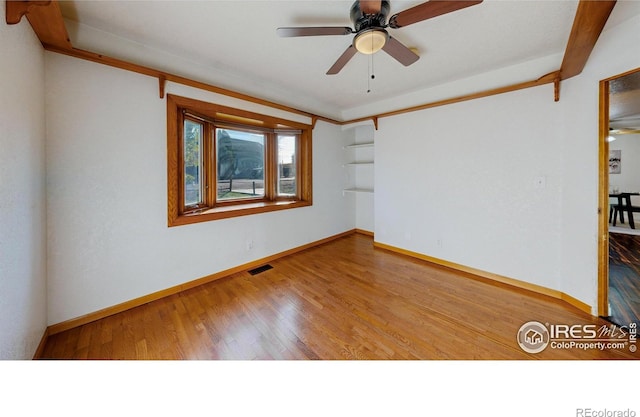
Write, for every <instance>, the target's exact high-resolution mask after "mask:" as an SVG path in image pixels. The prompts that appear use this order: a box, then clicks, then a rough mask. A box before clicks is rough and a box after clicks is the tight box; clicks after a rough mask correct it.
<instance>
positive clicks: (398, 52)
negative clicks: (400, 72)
mask: <svg viewBox="0 0 640 417" xmlns="http://www.w3.org/2000/svg"><path fill="white" fill-rule="evenodd" d="M382 50H383V51H385V52H386V53H388V54H389V55H391V56H392V57H394V58H395V59H396V60H397V61H398V62H399V63H401V64H402V65H404V66H405V67H408V66H409V65H411V64H413V63H414V62H416V61H417V60H418V59H420V57H419V56H418V55H416V54H415V53H413V51H412V50H411V49H409V48H407V47H406V46H404V45H403V44H402V43H400V41H398V40H397V39H396V38H394V37H392V36H389V39H387V42H386V43H385V44H384V46H383V47H382Z"/></svg>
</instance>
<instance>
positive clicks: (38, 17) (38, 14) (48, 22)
mask: <svg viewBox="0 0 640 417" xmlns="http://www.w3.org/2000/svg"><path fill="white" fill-rule="evenodd" d="M6 4H7V7H6V11H7V13H6V21H7V24H9V25H15V24H17V23H19V22H20V20H22V16H27V20H29V23H30V24H31V27H32V28H33V31H34V32H35V33H36V36H37V37H38V39H40V42H41V43H42V45H43V46H45V47H47V46H55V47H58V48H71V41H70V40H69V34H68V33H67V29H66V28H65V26H64V19H63V18H62V11H61V10H60V4H58V2H57V0H52V1H33V0H9V1H7V2H6Z"/></svg>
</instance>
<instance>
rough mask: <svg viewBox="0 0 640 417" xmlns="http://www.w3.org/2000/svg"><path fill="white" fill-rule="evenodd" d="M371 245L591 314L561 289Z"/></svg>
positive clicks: (390, 247) (389, 247) (420, 254)
mask: <svg viewBox="0 0 640 417" xmlns="http://www.w3.org/2000/svg"><path fill="white" fill-rule="evenodd" d="M373 246H375V247H376V248H379V249H384V250H388V251H391V252H395V253H399V254H402V255H406V256H409V257H412V258H416V259H420V260H422V261H426V262H429V263H431V264H434V265H438V266H442V267H445V268H449V269H453V270H455V271H458V272H463V273H466V274H469V276H470V277H472V278H474V279H479V280H483V281H486V282H491V283H494V284H499V285H508V286H510V287H513V288H516V289H518V290H523V291H527V292H529V293H534V294H536V295H541V296H546V297H552V298H555V299H558V300H563V301H565V302H567V303H568V304H571V305H572V306H573V307H575V308H577V309H579V310H581V311H583V312H585V313H588V314H591V306H590V305H588V304H586V303H584V302H582V301H580V300H578V299H577V298H574V297H572V296H570V295H568V294H565V293H563V292H561V291H558V290H554V289H551V288H547V287H543V286H542V285H537V284H532V283H530V282H526V281H520V280H517V279H513V278H509V277H505V276H502V275H498V274H494V273H491V272H487V271H482V270H480V269H476V268H472V267H470V266H465V265H461V264H457V263H455V262H450V261H445V260H443V259H438V258H434V257H432V256H429V255H424V254H422V253H418V252H413V251H410V250H406V249H402V248H398V247H395V246H391V245H387V244H385V243H380V242H373Z"/></svg>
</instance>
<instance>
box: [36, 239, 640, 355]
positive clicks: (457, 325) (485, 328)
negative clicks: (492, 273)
mask: <svg viewBox="0 0 640 417" xmlns="http://www.w3.org/2000/svg"><path fill="white" fill-rule="evenodd" d="M271 265H272V266H273V268H272V269H270V270H267V271H265V272H262V273H260V274H257V275H251V274H249V273H247V272H242V273H237V274H234V275H232V276H230V277H228V278H224V279H221V280H218V281H214V282H211V283H208V284H205V285H202V286H200V287H197V288H192V289H190V290H186V291H183V292H181V293H179V294H175V295H172V296H169V297H166V298H164V299H161V300H157V301H154V302H151V303H148V304H145V305H143V306H140V307H137V308H134V309H131V310H129V311H126V312H123V313H119V314H116V315H113V316H110V317H107V318H104V319H101V320H99V321H96V322H93V323H89V324H86V325H83V326H81V327H78V328H74V329H71V330H68V331H65V332H62V333H58V334H55V335H52V336H50V337H49V338H48V340H47V343H46V345H45V348H44V351H43V358H68V359H72V358H73V359H86V358H93V359H100V358H104V359H107V358H109V359H601V358H639V357H640V356H639V355H638V354H633V355H632V354H631V353H629V351H628V350H621V351H618V350H604V351H600V350H580V349H551V348H547V349H546V350H544V351H543V352H541V353H538V354H528V353H525V352H524V351H523V350H522V349H521V348H520V347H519V345H518V344H517V341H516V335H517V333H518V330H519V328H520V326H521V325H522V324H524V323H525V322H528V321H532V320H536V321H539V322H541V323H551V324H569V325H573V324H596V325H598V326H605V325H609V323H607V322H606V321H604V320H602V319H598V318H594V317H592V316H590V315H588V314H585V313H583V312H581V311H579V310H577V309H575V308H573V307H571V306H569V305H568V304H566V303H564V302H561V301H559V300H555V299H552V298H548V297H545V296H541V295H536V294H532V293H529V292H527V291H524V290H517V289H513V288H512V287H509V286H506V285H503V284H492V283H489V282H488V281H486V280H481V279H473V278H471V277H470V276H466V275H464V274H461V273H459V272H455V271H452V270H448V269H445V268H442V267H437V266H433V265H431V264H428V263H425V262H423V261H420V260H416V259H413V258H410V257H405V256H403V255H398V254H395V253H391V252H388V251H385V250H381V249H374V248H373V246H372V238H371V237H368V236H364V235H360V234H353V235H350V236H347V237H344V238H340V239H337V240H335V241H332V242H330V243H327V244H324V245H321V246H318V247H315V248H311V249H307V250H305V251H302V252H299V253H296V254H294V255H290V256H288V257H285V258H282V259H279V260H276V261H273V262H271Z"/></svg>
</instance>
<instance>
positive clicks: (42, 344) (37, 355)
mask: <svg viewBox="0 0 640 417" xmlns="http://www.w3.org/2000/svg"><path fill="white" fill-rule="evenodd" d="M49 334H50V333H49V328H48V327H47V328H46V329H44V333H43V334H42V338H41V339H40V343H39V344H38V348H37V349H36V351H35V353H34V354H33V359H40V358H42V353H43V352H44V348H45V346H46V345H47V339H48V338H49Z"/></svg>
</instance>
